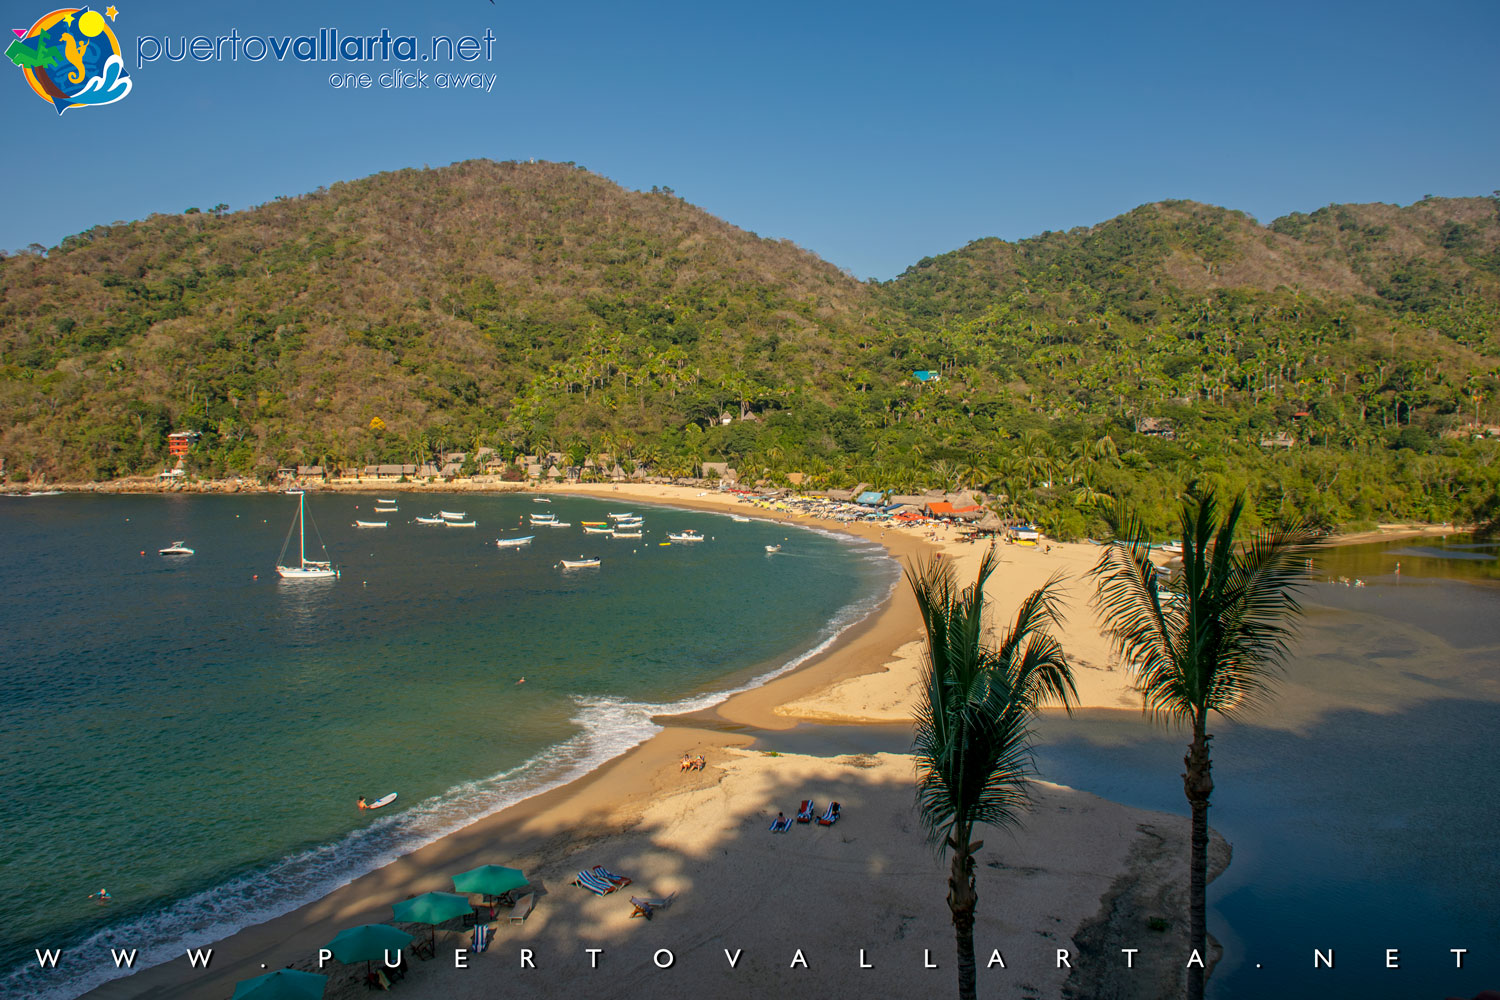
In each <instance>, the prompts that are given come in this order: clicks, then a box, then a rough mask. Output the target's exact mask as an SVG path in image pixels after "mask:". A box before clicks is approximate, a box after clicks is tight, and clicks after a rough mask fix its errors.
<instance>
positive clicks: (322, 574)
mask: <svg viewBox="0 0 1500 1000" xmlns="http://www.w3.org/2000/svg"><path fill="white" fill-rule="evenodd" d="M292 527H293V528H296V529H297V564H296V565H295V566H289V565H287V564H286V550H287V546H288V545H290V544H291V543H292V531H291V528H288V529H287V533H286V541H284V542H282V543H281V555H280V556H278V557H277V559H276V573H277V575H279V576H280V577H281V578H282V579H283V580H288V581H292V580H336V579H338V575H339V571H338V569H336V568H335V567H334V565H333V563H332V562H331V561H329V560H327V559H309V558H307V497H306V495H304V494H303V493H302V491H301V490H298V491H297V517H296V519H295V520H294V521H293V522H292ZM313 537H315V538H318V526H317V525H316V524H315V525H313ZM318 548H320V549H323V554H324V555H325V556H326V555H327V554H328V550H327V548H326V547H324V545H323V540H322V538H318Z"/></svg>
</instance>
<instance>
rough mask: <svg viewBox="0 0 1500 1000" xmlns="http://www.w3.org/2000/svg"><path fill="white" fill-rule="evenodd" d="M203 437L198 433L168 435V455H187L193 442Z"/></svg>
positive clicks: (179, 432) (174, 432) (176, 432)
mask: <svg viewBox="0 0 1500 1000" xmlns="http://www.w3.org/2000/svg"><path fill="white" fill-rule="evenodd" d="M200 437H202V435H201V434H199V433H198V432H197V431H173V432H172V433H171V434H168V435H167V453H168V454H171V455H186V454H187V453H188V449H189V448H191V447H192V446H193V442H194V441H197V440H198V438H200Z"/></svg>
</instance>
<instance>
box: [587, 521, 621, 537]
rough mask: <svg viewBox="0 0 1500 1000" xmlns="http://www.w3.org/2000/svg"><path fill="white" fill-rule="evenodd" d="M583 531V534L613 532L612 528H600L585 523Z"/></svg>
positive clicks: (606, 533)
mask: <svg viewBox="0 0 1500 1000" xmlns="http://www.w3.org/2000/svg"><path fill="white" fill-rule="evenodd" d="M583 533H584V534H585V535H609V534H613V533H614V531H613V529H612V528H600V527H596V526H594V525H592V524H585V525H584V526H583Z"/></svg>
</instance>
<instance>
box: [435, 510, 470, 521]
mask: <svg viewBox="0 0 1500 1000" xmlns="http://www.w3.org/2000/svg"><path fill="white" fill-rule="evenodd" d="M438 517H441V518H442V519H443V520H445V521H462V520H463V519H464V512H463V511H461V510H440V511H438Z"/></svg>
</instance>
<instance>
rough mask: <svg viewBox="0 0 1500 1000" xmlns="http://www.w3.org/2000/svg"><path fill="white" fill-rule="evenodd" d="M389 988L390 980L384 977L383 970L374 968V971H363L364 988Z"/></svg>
mask: <svg viewBox="0 0 1500 1000" xmlns="http://www.w3.org/2000/svg"><path fill="white" fill-rule="evenodd" d="M390 988H391V981H390V980H389V979H387V978H386V977H385V973H384V972H381V971H379V970H376V971H375V972H367V973H365V989H367V990H388V989H390Z"/></svg>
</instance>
